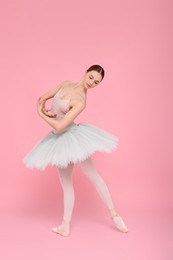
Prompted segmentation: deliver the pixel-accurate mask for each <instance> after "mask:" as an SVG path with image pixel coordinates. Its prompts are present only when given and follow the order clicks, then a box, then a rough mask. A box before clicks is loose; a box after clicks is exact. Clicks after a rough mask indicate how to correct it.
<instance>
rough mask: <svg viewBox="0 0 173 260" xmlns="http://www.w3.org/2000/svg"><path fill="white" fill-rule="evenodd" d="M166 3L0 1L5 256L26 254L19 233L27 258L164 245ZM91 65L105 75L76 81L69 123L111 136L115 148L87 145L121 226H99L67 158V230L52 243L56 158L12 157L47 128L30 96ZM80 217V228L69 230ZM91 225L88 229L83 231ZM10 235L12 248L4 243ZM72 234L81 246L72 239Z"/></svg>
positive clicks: (151, 252) (170, 194)
mask: <svg viewBox="0 0 173 260" xmlns="http://www.w3.org/2000/svg"><path fill="white" fill-rule="evenodd" d="M172 7H173V5H172V2H171V1H168V0H166V1H163V0H158V1H154V0H151V1H149V0H147V1H137V0H136V1H135V0H134V1H127V0H123V1H120V0H118V1H117V0H115V1H113V0H112V1H111V0H108V1H98V0H95V1H91V0H88V1H79V0H73V1H69V0H68V1H67V0H65V1H55V0H50V1H48V0H47V1H40V0H37V1H32V0H30V1H29V0H24V1H21V0H15V1H12V0H11V1H9V0H7V1H1V8H0V19H1V23H0V31H1V41H0V45H1V48H0V71H1V77H0V84H1V102H0V106H1V107H0V108H1V136H0V138H1V169H0V174H1V182H0V190H1V196H0V205H1V208H0V210H1V219H2V221H1V224H2V229H1V230H2V233H1V234H2V240H3V249H4V250H2V255H3V256H5V257H6V258H5V259H11V255H13V256H14V255H15V256H16V259H17V258H18V259H24V258H25V259H26V256H25V253H26V252H27V250H28V243H30V246H31V250H30V253H29V256H28V257H29V258H28V259H31V258H32V259H36V258H34V255H35V253H36V252H37V253H36V254H37V255H38V256H39V257H40V256H42V259H47V257H50V255H51V257H52V258H51V259H54V258H55V257H57V256H58V252H60V253H61V256H62V257H63V258H64V259H66V258H68V257H69V254H70V252H73V257H74V259H80V257H81V256H82V255H83V252H84V254H85V257H86V258H88V257H92V258H95V257H96V258H99V259H105V257H107V256H108V255H109V256H110V257H112V256H117V257H118V258H117V259H152V260H153V259H171V257H172V256H173V254H172V251H171V242H170V241H171V236H172V231H173V223H172V218H173V207H172V205H173V191H172V181H173V177H172V171H173V164H172V147H173V142H172V141H173V138H172V133H173V124H172V111H173V107H172V95H173V90H172V86H173V85H172V83H173V80H172V75H171V72H172V60H173V55H172V46H173V41H172V27H173V26H172V23H173V20H172V15H171V14H172ZM93 64H100V65H101V66H103V67H104V69H105V79H104V80H103V82H102V83H101V84H100V85H99V86H98V87H96V88H95V89H93V90H90V91H89V92H88V102H87V108H86V110H85V111H84V112H83V113H82V114H81V115H80V116H79V117H78V118H77V119H76V122H81V121H85V122H88V123H91V124H95V125H96V126H98V127H101V128H103V129H105V130H107V131H109V132H112V133H113V134H115V135H117V136H118V137H119V139H120V142H119V146H118V149H117V150H116V151H114V152H113V153H111V154H102V153H96V154H95V155H94V157H93V159H94V162H95V165H96V167H97V169H98V171H99V172H100V174H101V175H102V176H103V178H104V180H105V182H106V183H107V185H108V187H109V190H110V192H111V194H112V197H113V200H114V202H115V205H116V207H117V210H118V211H119V212H120V213H121V214H122V215H123V217H124V219H125V220H126V222H127V225H128V226H129V230H130V232H131V233H130V232H129V233H128V234H127V235H125V236H124V234H123V235H121V234H119V233H115V231H114V232H112V233H113V234H112V236H111V237H109V232H110V230H109V228H108V227H107V226H106V221H108V216H107V212H106V211H105V205H103V203H102V202H101V200H100V199H99V197H98V196H97V194H96V191H95V189H94V188H93V187H92V186H91V184H90V183H89V181H88V180H86V178H85V177H84V175H83V173H82V172H81V170H80V168H79V167H78V165H76V167H75V170H74V176H73V177H74V186H75V194H76V202H75V203H76V204H75V208H74V213H73V223H74V228H73V230H72V232H73V237H71V238H70V239H71V240H70V239H69V240H68V241H70V242H67V243H69V244H68V245H64V244H65V242H64V240H63V241H62V240H61V239H62V238H60V237H58V236H53V235H52V234H51V232H50V228H51V227H52V226H54V225H56V224H58V222H60V220H61V217H62V212H63V203H62V201H63V194H62V190H61V186H60V183H59V179H58V175H57V172H56V169H55V168H52V167H48V168H47V169H46V170H45V171H44V172H41V171H38V170H29V169H27V168H26V167H25V166H24V165H23V164H22V158H23V157H24V156H25V154H26V153H27V152H28V151H29V150H30V149H31V148H32V147H33V145H34V144H35V143H36V142H37V141H38V140H40V139H41V138H43V137H44V136H45V135H46V134H47V133H48V132H49V131H50V130H51V128H50V126H49V125H47V124H46V123H45V122H44V121H43V120H42V119H41V118H40V117H39V116H38V115H37V112H36V101H37V99H38V97H39V96H40V95H42V94H44V93H45V92H47V91H48V90H49V89H51V88H54V87H55V86H57V85H58V84H59V83H60V82H61V81H63V80H66V79H68V80H72V81H78V80H80V78H81V77H82V76H83V73H84V71H85V70H86V69H87V68H88V67H89V66H90V65H93ZM49 105H50V103H49ZM19 220H20V221H19ZM93 220H94V221H95V222H94V225H93V226H92V224H91V223H92V221H93ZM99 220H100V223H101V225H100V226H98V227H97V222H98V221H99ZM87 221H89V222H90V223H89V224H88V223H87ZM80 223H81V227H80V228H81V229H79V226H78V225H79V224H80ZM102 224H105V226H104V227H103V226H102ZM9 225H10V226H11V225H12V226H13V227H11V228H13V229H14V230H13V231H14V232H13V239H12V238H11V235H10V234H11V233H10V232H11V229H10V228H9ZM44 225H45V226H44ZM87 225H88V226H87ZM95 225H96V226H95ZM84 226H86V233H85V232H82V231H81V230H82V227H84ZM38 227H39V228H38ZM144 227H145V228H144ZM37 228H38V230H37ZM95 228H97V229H98V233H97V232H96V231H95V230H94V229H95ZM103 228H104V230H103ZM149 228H150V231H149ZM25 229H27V233H25V232H24V230H25ZM21 230H23V231H21ZM35 230H37V231H36V232H35ZM89 230H90V231H89ZM151 230H152V231H151ZM7 231H9V233H8V232H7ZM87 231H88V232H87ZM20 232H23V233H20ZM46 232H47V233H46ZM99 232H100V233H99ZM102 232H104V236H100V234H102ZM135 232H136V233H135ZM148 232H151V233H148ZM45 233H46V234H45ZM28 234H29V235H28ZM75 234H76V235H75ZM148 234H149V237H150V238H151V240H152V239H153V241H154V242H153V243H152V242H151V243H149V240H148V239H149V238H148ZM94 235H95V236H96V240H95V237H93V240H90V239H91V236H94ZM14 236H15V241H20V244H21V246H22V248H23V249H22V250H20V248H18V247H17V242H16V243H15V244H14V242H12V241H14ZM36 236H38V239H41V241H42V246H43V247H42V250H41V246H40V244H39V245H38V246H37V247H36V246H35V242H34V240H33V237H36ZM97 236H98V237H97ZM81 237H82V239H81ZM113 237H114V238H113ZM115 237H116V238H115ZM85 238H89V241H90V242H89V243H88V244H87V246H86V240H85ZM105 239H106V241H109V242H108V244H107V243H106V242H105ZM114 239H115V241H114ZM57 240H58V242H57ZM95 241H97V242H95ZM99 241H100V243H103V245H104V246H103V250H102V249H101V248H100V244H99ZM58 243H60V244H59V245H60V246H57V244H58ZM75 243H77V244H78V245H80V246H81V247H80V248H81V249H79V248H78V247H77V248H78V249H75V248H74V244H75ZM114 244H116V245H117V248H116V250H115V247H114ZM151 244H152V245H151ZM7 245H8V247H9V246H10V248H11V250H9V251H8V252H7V251H6V248H7ZM44 245H45V246H46V247H45V248H44ZM67 247H68V248H69V251H68V250H66V249H67ZM65 248H66V249H65ZM124 248H126V249H127V251H128V250H129V254H128V257H129V258H127V255H126V254H125V253H124ZM136 248H138V249H136ZM141 254H142V256H141ZM142 257H143V258H142ZM3 259H4V258H3Z"/></svg>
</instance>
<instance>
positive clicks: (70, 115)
mask: <svg viewBox="0 0 173 260" xmlns="http://www.w3.org/2000/svg"><path fill="white" fill-rule="evenodd" d="M84 108H85V104H84V103H83V102H78V103H76V105H74V106H73V107H72V109H70V110H69V111H68V112H67V113H66V114H65V116H64V117H63V118H62V119H61V120H59V121H58V120H56V119H54V118H51V117H48V116H46V115H45V114H44V113H43V111H42V109H43V102H42V103H41V104H39V103H37V110H38V114H39V115H40V116H41V117H42V118H43V119H44V120H45V121H46V122H47V123H48V124H49V125H50V126H52V127H53V128H54V129H55V130H56V131H57V132H58V133H59V132H61V131H62V130H63V129H64V128H65V127H67V126H68V125H70V124H71V123H72V122H73V121H74V119H75V118H76V117H77V116H78V115H79V114H80V113H81V112H82V110H84Z"/></svg>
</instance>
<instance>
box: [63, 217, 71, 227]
mask: <svg viewBox="0 0 173 260" xmlns="http://www.w3.org/2000/svg"><path fill="white" fill-rule="evenodd" d="M62 223H63V224H65V225H69V224H70V220H67V219H64V218H63V221H62Z"/></svg>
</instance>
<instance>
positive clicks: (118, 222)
mask: <svg viewBox="0 0 173 260" xmlns="http://www.w3.org/2000/svg"><path fill="white" fill-rule="evenodd" d="M109 211H110V213H111V218H112V219H113V221H114V223H115V225H116V227H117V228H118V229H119V230H120V231H121V232H124V233H127V232H128V228H127V227H126V225H125V223H124V221H123V220H122V218H121V217H120V215H119V214H118V213H117V212H115V210H114V209H109Z"/></svg>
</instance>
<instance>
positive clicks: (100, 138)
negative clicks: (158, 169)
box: [23, 122, 119, 170]
mask: <svg viewBox="0 0 173 260" xmlns="http://www.w3.org/2000/svg"><path fill="white" fill-rule="evenodd" d="M118 142H119V138H118V137H117V136H115V135H113V134H111V133H109V132H107V131H105V130H103V129H101V128H98V127H96V126H94V125H91V124H88V123H85V122H83V123H79V124H76V123H74V122H73V123H72V124H70V125H69V126H68V127H66V128H65V129H64V130H63V131H61V132H60V133H58V132H57V131H56V130H54V129H53V130H52V131H50V132H49V133H48V134H47V135H46V136H45V137H44V138H43V139H41V140H40V141H39V142H38V143H37V144H36V145H35V146H34V147H33V148H32V149H31V151H30V152H29V153H28V154H27V155H26V156H25V157H24V158H23V163H24V164H25V165H26V167H28V168H30V169H33V168H38V169H40V170H44V169H45V167H46V166H48V165H56V166H58V167H60V168H65V167H67V166H68V164H70V163H77V162H81V161H83V160H85V159H87V158H88V157H90V156H91V155H92V154H93V153H94V152H96V151H101V152H107V153H110V152H112V151H113V150H114V149H116V148H117V145H118Z"/></svg>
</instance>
